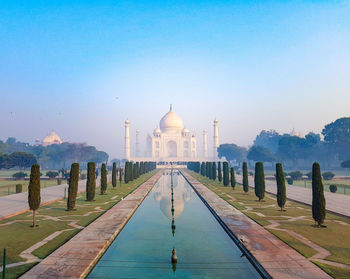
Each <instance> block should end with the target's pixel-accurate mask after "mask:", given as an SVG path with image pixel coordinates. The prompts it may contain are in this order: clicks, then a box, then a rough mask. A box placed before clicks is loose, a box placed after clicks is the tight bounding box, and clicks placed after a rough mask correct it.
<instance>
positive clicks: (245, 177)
mask: <svg viewBox="0 0 350 279" xmlns="http://www.w3.org/2000/svg"><path fill="white" fill-rule="evenodd" d="M242 184H243V191H244V192H246V193H247V192H248V191H249V181H248V166H247V163H246V162H244V163H243V181H242Z"/></svg>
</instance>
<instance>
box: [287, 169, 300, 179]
mask: <svg viewBox="0 0 350 279" xmlns="http://www.w3.org/2000/svg"><path fill="white" fill-rule="evenodd" d="M288 175H289V176H290V177H291V178H292V179H293V180H301V179H302V178H303V174H302V173H301V172H300V171H292V172H290V173H288Z"/></svg>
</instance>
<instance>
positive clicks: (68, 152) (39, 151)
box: [0, 138, 108, 168]
mask: <svg viewBox="0 0 350 279" xmlns="http://www.w3.org/2000/svg"><path fill="white" fill-rule="evenodd" d="M0 153H3V154H2V155H0V168H12V167H23V168H25V167H30V166H31V165H33V164H35V163H38V164H40V165H41V166H42V167H44V168H46V167H47V168H61V167H65V166H67V165H70V164H72V163H74V162H79V163H87V162H89V161H94V162H96V163H102V162H106V161H107V160H108V154H107V153H106V152H103V151H99V150H97V149H96V147H94V146H89V145H86V144H82V143H68V142H64V143H62V144H53V145H49V146H42V145H38V146H36V145H30V144H28V143H23V142H20V141H17V140H16V139H15V138H8V139H7V140H6V142H3V141H0ZM23 153H25V154H26V155H25V154H23ZM28 154H29V155H28ZM6 155H7V156H9V157H11V158H8V157H6ZM5 162H6V164H5Z"/></svg>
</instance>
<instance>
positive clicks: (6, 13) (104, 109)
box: [0, 0, 350, 159]
mask: <svg viewBox="0 0 350 279" xmlns="http://www.w3.org/2000/svg"><path fill="white" fill-rule="evenodd" d="M349 14H350V4H349V2H347V1H268V2H266V3H264V4H262V3H259V2H258V1H196V2H195V3H191V4H189V3H187V2H185V1H176V2H173V1H118V4H116V3H114V1H98V2H97V1H96V2H93V1H74V2H72V1H50V2H47V1H25V2H23V1H7V0H6V1H2V3H1V6H0V93H1V103H0V125H1V131H0V139H1V140H6V138H7V137H10V136H13V137H16V138H17V139H18V140H20V141H27V142H30V143H33V142H34V140H35V139H36V138H43V137H44V136H45V135H47V133H49V132H50V131H51V130H52V129H54V130H55V131H56V132H57V133H58V134H59V135H60V136H61V137H62V138H63V140H65V141H71V142H87V143H88V144H91V145H95V146H96V147H97V148H99V149H101V150H104V151H106V152H108V153H109V155H110V158H111V159H112V158H115V157H118V158H121V157H123V144H124V143H123V138H124V127H123V124H124V121H125V119H126V118H128V119H129V120H130V122H131V136H132V137H134V135H135V130H136V129H139V130H140V131H141V135H142V138H141V139H142V140H143V139H144V138H145V136H146V134H147V132H150V133H151V132H152V131H153V129H154V128H155V127H156V126H157V125H158V123H159V120H160V118H161V117H162V116H163V115H164V114H165V113H166V112H167V111H168V110H169V104H173V106H174V111H175V112H176V113H177V114H178V115H179V116H180V117H181V118H182V119H183V120H184V124H185V126H186V127H188V128H189V129H190V130H191V131H194V132H195V133H196V134H197V137H198V143H199V148H200V146H201V141H202V139H201V134H202V130H203V129H206V130H208V139H209V142H208V144H209V150H210V146H211V144H212V143H211V138H212V132H213V131H212V130H213V128H212V122H213V120H214V117H217V119H218V120H219V129H220V130H219V134H220V143H236V144H239V145H242V146H248V145H251V144H252V143H253V140H254V138H255V136H256V135H257V134H258V133H259V132H260V131H261V130H263V129H275V130H277V131H278V132H280V133H288V132H290V131H291V130H292V129H293V128H295V129H296V130H297V131H299V132H301V133H302V134H305V133H307V132H309V131H314V132H317V133H319V132H321V130H322V128H323V127H324V125H325V124H327V123H330V122H332V121H334V120H336V119H337V118H339V117H344V116H350V111H349V103H350V74H349V73H350V51H349V50H350V17H349ZM132 147H133V145H132ZM199 150H200V149H199Z"/></svg>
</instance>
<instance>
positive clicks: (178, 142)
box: [125, 105, 219, 162]
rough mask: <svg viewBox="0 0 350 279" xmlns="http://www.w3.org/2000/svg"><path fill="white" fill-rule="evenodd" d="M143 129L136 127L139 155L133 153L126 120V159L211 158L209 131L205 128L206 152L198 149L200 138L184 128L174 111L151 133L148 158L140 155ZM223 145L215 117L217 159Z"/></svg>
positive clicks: (148, 141)
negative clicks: (140, 136)
mask: <svg viewBox="0 0 350 279" xmlns="http://www.w3.org/2000/svg"><path fill="white" fill-rule="evenodd" d="M139 135H140V131H139V130H136V148H135V157H133V158H131V156H130V122H129V120H126V121H125V158H126V159H127V160H135V161H140V160H152V161H158V162H159V161H202V160H208V157H209V156H208V143H207V132H206V130H203V141H202V152H201V153H200V154H198V152H197V138H196V136H195V134H193V133H191V132H190V131H189V130H188V129H187V128H185V127H184V125H183V121H182V119H181V118H180V117H179V116H178V115H177V114H176V113H175V112H174V111H173V109H172V106H171V105H170V110H169V112H168V113H167V114H165V115H164V116H163V117H162V119H161V120H160V122H159V127H157V128H156V129H155V130H154V131H153V133H152V135H148V136H147V142H146V153H145V157H141V156H140V142H139ZM218 147H219V135H218V121H217V120H216V119H215V120H214V136H213V155H212V156H211V157H212V159H213V160H216V159H217V148H218Z"/></svg>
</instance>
